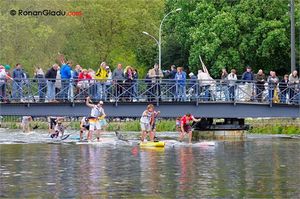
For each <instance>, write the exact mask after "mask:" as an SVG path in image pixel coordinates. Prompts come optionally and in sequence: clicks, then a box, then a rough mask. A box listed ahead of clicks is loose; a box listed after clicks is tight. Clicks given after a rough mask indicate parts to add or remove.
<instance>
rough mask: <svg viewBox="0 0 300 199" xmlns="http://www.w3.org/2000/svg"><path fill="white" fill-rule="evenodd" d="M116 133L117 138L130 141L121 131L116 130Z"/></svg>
mask: <svg viewBox="0 0 300 199" xmlns="http://www.w3.org/2000/svg"><path fill="white" fill-rule="evenodd" d="M115 134H116V136H117V138H118V139H119V140H122V141H125V142H129V140H128V139H126V138H124V136H123V135H122V134H121V133H119V132H118V131H115Z"/></svg>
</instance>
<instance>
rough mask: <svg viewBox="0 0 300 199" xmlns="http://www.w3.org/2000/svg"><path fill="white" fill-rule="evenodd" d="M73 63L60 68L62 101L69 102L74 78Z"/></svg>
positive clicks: (69, 62)
mask: <svg viewBox="0 0 300 199" xmlns="http://www.w3.org/2000/svg"><path fill="white" fill-rule="evenodd" d="M71 71H72V62H71V61H68V62H67V63H64V64H63V65H62V66H61V67H60V75H61V94H62V100H63V101H67V99H68V91H69V86H70V79H71V77H72V73H71Z"/></svg>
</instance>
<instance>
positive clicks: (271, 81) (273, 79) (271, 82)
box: [267, 71, 279, 102]
mask: <svg viewBox="0 0 300 199" xmlns="http://www.w3.org/2000/svg"><path fill="white" fill-rule="evenodd" d="M267 81H268V88H269V92H268V93H269V102H272V101H273V100H274V101H277V100H275V97H278V96H274V91H275V89H277V84H278V82H279V79H278V77H277V76H276V72H275V71H270V76H269V77H268V80H267Z"/></svg>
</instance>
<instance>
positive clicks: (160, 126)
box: [1, 120, 175, 132]
mask: <svg viewBox="0 0 300 199" xmlns="http://www.w3.org/2000/svg"><path fill="white" fill-rule="evenodd" d="M65 125H68V126H69V127H68V129H73V130H76V129H77V130H78V129H79V122H78V121H71V122H65ZM34 126H37V127H38V129H48V123H47V122H45V121H33V122H31V127H34ZM1 127H3V128H9V129H20V128H21V124H20V122H16V121H15V122H8V121H7V122H2V125H1ZM156 129H157V131H158V132H163V131H164V132H165V131H175V121H174V120H160V121H158V122H157V124H156ZM106 130H107V131H140V122H139V120H134V121H126V122H109V123H108V126H107V127H106Z"/></svg>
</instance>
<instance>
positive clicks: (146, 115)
mask: <svg viewBox="0 0 300 199" xmlns="http://www.w3.org/2000/svg"><path fill="white" fill-rule="evenodd" d="M153 110H154V106H153V104H149V105H148V106H147V109H146V110H145V111H144V112H143V114H142V117H141V119H140V125H141V129H142V134H141V141H142V142H144V139H145V138H146V136H147V133H149V132H151V126H152V124H151V122H152V123H153V122H154V120H153V117H154V115H153Z"/></svg>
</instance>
